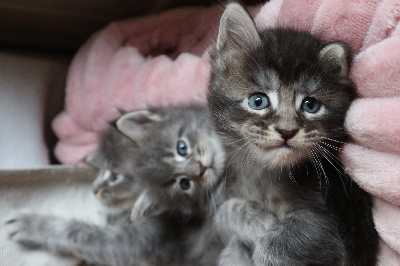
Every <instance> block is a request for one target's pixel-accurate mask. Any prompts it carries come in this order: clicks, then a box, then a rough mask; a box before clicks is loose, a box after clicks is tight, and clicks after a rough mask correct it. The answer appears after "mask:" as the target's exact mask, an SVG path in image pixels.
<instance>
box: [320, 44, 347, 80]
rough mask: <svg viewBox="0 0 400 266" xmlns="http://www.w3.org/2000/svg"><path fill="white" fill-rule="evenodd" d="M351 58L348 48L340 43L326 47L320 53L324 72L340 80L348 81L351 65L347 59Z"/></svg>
mask: <svg viewBox="0 0 400 266" xmlns="http://www.w3.org/2000/svg"><path fill="white" fill-rule="evenodd" d="M348 56H349V49H348V47H347V46H346V45H345V44H343V43H340V42H334V43H330V44H328V45H326V46H325V47H324V48H323V49H322V50H321V52H320V53H319V60H320V62H321V65H322V67H323V69H324V71H325V72H326V73H327V74H328V75H331V76H334V77H336V78H339V80H342V81H345V80H347V78H348V77H347V75H348V72H349V65H348V61H347V58H348Z"/></svg>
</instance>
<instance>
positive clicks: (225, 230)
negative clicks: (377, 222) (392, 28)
mask: <svg viewBox="0 0 400 266" xmlns="http://www.w3.org/2000/svg"><path fill="white" fill-rule="evenodd" d="M348 56H349V52H348V49H347V47H346V46H345V45H344V44H343V43H341V42H333V43H329V44H323V43H322V42H321V41H319V40H318V39H317V38H315V37H313V36H310V35H309V34H307V33H304V32H299V31H295V30H290V29H267V30H264V31H261V32H258V31H257V29H256V27H255V24H254V22H253V20H252V19H251V17H250V16H249V14H248V13H247V12H246V10H245V9H244V8H243V7H242V6H240V5H239V4H236V3H231V4H229V5H228V6H227V8H226V10H225V12H224V13H223V15H222V17H221V21H220V28H219V34H218V40H217V44H216V48H215V49H214V52H213V53H212V59H211V63H212V68H213V71H212V75H211V78H210V84H209V93H208V104H209V107H210V113H211V117H212V119H213V122H214V125H215V127H216V129H217V131H218V133H219V134H220V136H221V138H222V139H223V140H224V142H225V146H226V150H227V154H228V158H227V161H228V162H229V163H228V166H227V172H228V173H227V176H228V177H227V184H226V188H227V193H228V197H229V199H228V200H227V201H225V202H224V203H223V205H222V206H221V207H220V208H219V210H218V212H217V214H216V218H215V220H216V225H217V227H218V229H219V233H220V234H221V236H222V237H223V238H224V239H225V243H227V247H226V248H225V250H224V251H223V252H222V254H221V257H220V264H221V265H232V264H233V262H232V261H235V259H236V261H237V263H238V264H241V265H243V264H248V265H252V264H253V263H254V264H255V265H374V263H375V260H376V259H375V258H376V250H377V233H376V231H375V229H374V224H373V221H372V215H371V199H370V196H369V195H368V194H367V193H366V192H364V191H362V190H361V189H360V188H359V187H358V186H357V184H355V183H352V182H351V180H350V179H349V177H348V176H346V175H345V174H344V171H343V167H342V166H341V164H340V162H339V159H338V157H337V155H338V151H339V150H340V145H341V144H342V143H344V141H345V140H346V133H345V131H344V127H343V123H344V117H345V114H346V111H347V109H348V107H349V106H350V103H351V101H352V100H353V98H354V96H355V92H354V87H353V84H352V82H351V81H350V80H349V78H348V70H349V66H348ZM238 253H241V254H244V255H243V256H237V255H236V254H238ZM246 254H247V255H246ZM246 257H247V258H248V259H246ZM240 260H242V261H240Z"/></svg>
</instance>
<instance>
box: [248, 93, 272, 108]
mask: <svg viewBox="0 0 400 266" xmlns="http://www.w3.org/2000/svg"><path fill="white" fill-rule="evenodd" d="M269 105H270V103H269V99H268V97H267V95H265V94H264V93H256V94H253V95H252V96H250V98H249V106H250V108H252V109H254V110H262V109H265V108H268V107H269Z"/></svg>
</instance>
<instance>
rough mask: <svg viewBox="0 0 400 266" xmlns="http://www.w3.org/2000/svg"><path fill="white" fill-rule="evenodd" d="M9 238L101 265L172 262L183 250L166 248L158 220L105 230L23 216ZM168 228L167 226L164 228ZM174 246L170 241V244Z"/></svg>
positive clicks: (11, 223)
mask: <svg viewBox="0 0 400 266" xmlns="http://www.w3.org/2000/svg"><path fill="white" fill-rule="evenodd" d="M6 227H7V228H6V230H7V231H8V235H9V237H10V238H11V239H12V240H14V241H16V242H18V243H20V244H22V245H27V246H33V247H40V248H43V249H46V250H49V251H50V252H53V253H56V254H62V255H72V256H74V257H77V258H79V259H82V260H85V261H86V262H88V263H95V264H100V265H104V264H105V265H113V266H114V265H122V266H123V265H139V264H142V263H143V262H145V261H147V260H148V259H149V258H151V259H152V260H155V261H169V259H170V258H171V257H173V256H174V254H175V253H176V252H177V250H178V251H179V249H178V248H177V247H176V246H177V245H175V246H174V244H173V243H172V244H170V245H163V249H160V248H159V247H160V245H162V241H163V238H164V239H165V238H166V237H168V236H165V235H166V233H165V232H166V231H168V230H167V229H168V228H163V225H162V224H160V223H159V222H158V221H157V220H154V219H152V220H150V219H143V220H140V221H137V222H135V223H132V224H129V225H124V226H123V225H121V226H116V227H109V228H103V227H98V226H95V225H90V224H87V223H83V222H79V221H74V220H63V219H59V218H56V217H51V216H43V215H36V214H26V213H20V214H17V215H14V216H13V217H11V218H10V219H8V220H7V222H6ZM164 227H165V226H164ZM168 243H170V242H168Z"/></svg>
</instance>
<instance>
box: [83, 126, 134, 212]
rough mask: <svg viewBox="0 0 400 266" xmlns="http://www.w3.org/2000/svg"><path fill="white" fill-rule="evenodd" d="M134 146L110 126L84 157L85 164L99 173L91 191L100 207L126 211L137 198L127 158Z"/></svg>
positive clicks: (132, 168)
mask: <svg viewBox="0 0 400 266" xmlns="http://www.w3.org/2000/svg"><path fill="white" fill-rule="evenodd" d="M136 147H137V146H136V144H135V143H134V142H133V141H131V140H130V139H128V138H127V137H125V136H124V135H123V134H121V133H120V132H118V131H117V130H116V129H115V128H112V127H110V128H109V131H108V132H107V133H106V134H105V135H104V136H103V138H102V140H101V143H100V146H99V148H98V150H97V151H95V152H93V153H91V154H89V155H88V156H87V157H86V158H85V162H86V163H88V164H89V165H91V166H93V167H95V168H97V169H98V170H99V173H98V175H97V177H96V179H95V180H94V181H93V183H92V191H93V193H94V194H95V196H96V197H97V198H98V200H99V201H100V202H101V203H102V204H103V205H104V206H106V207H108V208H112V209H119V208H126V207H130V206H132V204H133V202H134V201H135V199H136V198H137V196H138V193H139V191H138V188H137V184H136V183H137V182H136V181H135V178H134V177H133V175H134V168H135V167H134V164H133V163H132V162H131V161H130V159H129V158H130V156H131V154H132V153H134V152H135V149H136Z"/></svg>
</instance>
